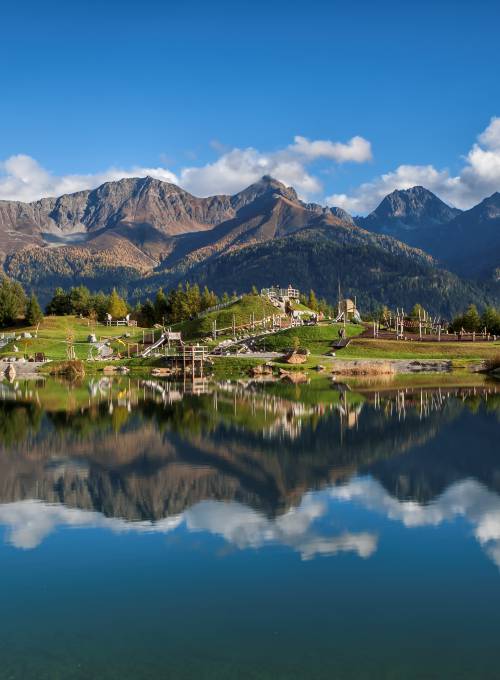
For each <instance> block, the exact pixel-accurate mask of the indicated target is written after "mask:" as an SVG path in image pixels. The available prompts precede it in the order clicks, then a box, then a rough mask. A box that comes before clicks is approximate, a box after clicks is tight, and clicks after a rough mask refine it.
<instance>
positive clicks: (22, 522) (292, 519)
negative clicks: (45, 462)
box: [0, 494, 377, 560]
mask: <svg viewBox="0 0 500 680" xmlns="http://www.w3.org/2000/svg"><path fill="white" fill-rule="evenodd" d="M325 512H326V506H325V505H324V504H323V503H321V502H319V501H318V500H316V499H315V498H314V496H313V495H312V494H308V495H306V496H305V497H304V499H303V500H302V503H301V504H300V506H298V507H297V508H292V509H291V510H289V511H288V512H286V513H285V514H284V515H281V516H279V517H277V518H275V519H269V518H268V517H266V516H265V515H263V514H262V513H260V512H258V511H256V510H253V509H251V508H248V507H246V506H244V505H242V504H241V503H236V502H229V503H221V502H216V501H202V502H201V503H198V504H197V505H194V506H193V507H192V508H190V509H189V510H186V511H185V512H184V513H182V514H180V515H176V516H173V517H167V518H165V519H163V520H160V521H158V522H127V521H126V520H123V519H119V518H112V517H104V516H103V515H101V514H99V513H98V512H92V511H88V510H79V509H77V508H68V507H66V506H64V505H52V504H48V503H43V502H40V501H35V500H26V501H17V502H14V503H6V504H4V505H1V506H0V524H2V525H5V526H6V527H7V530H8V531H7V540H8V542H9V543H10V544H11V545H13V546H15V547H16V548H20V549H23V550H31V549H33V548H36V547H37V546H38V545H40V544H41V543H42V541H43V540H44V539H45V538H46V537H47V536H49V535H50V534H51V533H52V532H53V531H55V530H56V529H57V527H59V526H69V527H73V528H102V529H108V530H111V531H113V532H116V533H122V532H136V533H158V534H166V533H169V532H171V531H174V530H175V529H177V528H178V527H179V526H180V525H181V524H185V526H186V527H187V529H188V530H189V531H204V532H208V533H211V534H215V535H218V536H221V537H223V538H224V540H225V541H226V542H227V543H229V544H231V545H233V546H234V547H236V548H238V549H247V548H261V547H263V546H266V545H273V544H278V545H282V546H286V547H288V548H290V549H292V550H294V551H295V552H297V553H299V554H300V555H301V557H302V559H304V560H307V559H312V558H313V557H315V556H317V555H335V554H337V553H339V552H354V553H356V554H357V555H358V556H359V557H362V558H368V557H370V556H371V555H372V554H373V553H374V552H375V550H376V548H377V536H376V535H374V534H371V533H368V532H361V533H351V532H348V531H345V532H343V533H341V534H339V535H335V536H331V535H328V534H322V533H321V532H319V531H318V530H317V529H316V528H315V527H314V526H313V525H314V522H315V520H317V519H319V518H321V517H322V516H323V515H324V513H325Z"/></svg>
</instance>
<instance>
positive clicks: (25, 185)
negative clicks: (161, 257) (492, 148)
mask: <svg viewBox="0 0 500 680" xmlns="http://www.w3.org/2000/svg"><path fill="white" fill-rule="evenodd" d="M215 148H216V150H217V151H218V152H219V154H220V155H219V157H218V158H217V160H215V161H214V162H213V163H208V164H206V165H201V166H194V165H193V166H188V167H184V168H182V169H181V170H180V172H179V176H177V175H176V174H174V173H173V172H172V171H170V170H169V169H167V168H163V167H157V168H147V167H140V166H136V167H132V168H129V169H123V168H114V167H112V168H109V169H108V170H105V171H104V172H101V173H97V174H88V175H64V176H58V175H54V174H53V173H51V172H49V171H48V170H46V169H45V168H43V167H42V166H41V165H40V164H39V163H38V162H37V161H36V160H35V159H33V158H31V157H30V156H27V155H21V154H20V155H17V156H11V157H10V158H8V159H6V160H5V161H3V162H0V199H6V200H19V201H33V200H36V199H38V198H42V197H44V196H60V195H61V194H66V193H71V192H75V191H80V190H82V189H93V188H95V187H97V186H99V185H100V184H102V183H103V182H109V181H113V180H118V179H121V178H123V177H145V176H146V175H150V176H152V177H155V178H157V179H161V180H164V181H166V182H173V183H175V184H179V185H180V186H182V187H183V188H184V189H186V190H188V191H190V192H192V193H193V194H196V195H198V196H209V195H213V194H222V193H224V194H226V193H228V194H231V193H235V192H237V191H240V190H241V189H244V188H245V187H247V186H248V185H249V184H252V183H253V182H255V181H257V180H258V179H260V178H261V177H262V175H266V174H267V175H272V176H273V177H274V178H276V179H278V180H280V181H281V182H283V183H285V184H287V185H291V186H294V187H295V188H296V189H297V191H298V192H299V193H300V194H301V195H302V196H304V197H307V196H309V195H310V194H315V193H318V192H319V191H321V189H322V185H321V183H320V182H319V180H318V179H317V178H316V177H314V176H313V175H311V174H310V172H309V171H308V169H307V165H308V164H310V163H312V162H314V161H317V160H319V159H326V160H329V161H333V162H335V163H346V162H354V163H363V162H365V161H367V160H370V158H371V146H370V142H368V141H367V140H366V139H363V137H359V136H358V137H353V138H352V139H350V140H349V141H348V142H347V143H345V144H344V143H342V142H331V141H329V140H312V141H311V140H308V139H306V138H305V137H300V136H297V137H295V138H294V143H293V144H291V145H289V146H288V147H286V148H284V149H280V150H278V151H272V152H264V151H259V150H257V149H254V148H252V147H248V148H246V149H239V148H235V149H230V150H228V149H225V148H224V147H223V146H222V145H220V144H219V143H217V144H216V146H215Z"/></svg>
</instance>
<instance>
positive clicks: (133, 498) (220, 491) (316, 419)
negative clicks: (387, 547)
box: [0, 378, 500, 567]
mask: <svg viewBox="0 0 500 680" xmlns="http://www.w3.org/2000/svg"><path fill="white" fill-rule="evenodd" d="M0 396H1V401H0V503H1V505H0V524H2V525H4V526H5V527H6V540H7V541H9V542H10V543H11V544H12V545H14V546H16V547H17V548H22V549H32V548H35V547H36V546H38V545H40V543H41V542H42V541H43V540H44V539H45V538H46V537H47V536H49V535H50V534H51V533H52V532H53V531H54V530H55V529H56V528H57V527H59V526H67V527H73V528H76V527H93V528H102V529H107V530H111V531H113V532H135V533H141V532H155V533H159V534H170V533H172V532H175V531H177V530H181V529H183V530H188V531H190V532H208V533H210V534H213V535H216V536H219V537H221V538H222V539H224V541H225V542H226V544H227V545H230V546H232V547H234V548H238V549H248V548H252V549H258V548H262V547H263V546H267V545H280V546H282V547H284V548H286V549H290V550H293V551H295V552H296V553H298V554H299V555H300V556H301V557H302V558H303V559H311V558H313V557H316V556H319V555H335V554H337V553H341V552H350V553H353V554H356V555H358V556H359V557H360V558H369V557H370V556H371V555H373V554H374V553H375V552H376V551H377V546H378V543H379V531H380V528H379V527H377V526H376V521H375V528H374V521H370V522H368V517H370V518H373V517H375V518H376V517H381V518H384V520H389V521H393V522H397V523H400V524H401V525H402V526H404V527H407V528H408V529H411V528H414V527H425V526H439V525H441V524H442V523H445V522H450V521H454V520H456V519H457V518H463V519H465V520H466V521H467V522H468V523H469V524H470V526H471V527H472V529H473V532H474V537H475V539H476V540H477V541H478V543H479V544H480V546H481V547H482V548H483V549H484V551H485V553H486V554H487V555H488V556H489V557H490V558H491V559H492V560H493V561H494V562H495V563H496V564H497V565H498V566H499V567H500V495H499V493H500V462H499V460H498V425H499V413H500V389H499V388H498V387H497V386H496V385H495V384H491V385H490V384H485V385H483V386H481V387H476V388H441V389H440V388H437V389H417V388H413V389H404V390H398V389H390V387H386V388H385V389H384V390H382V391H374V390H364V391H363V390H361V391H355V390H353V389H350V388H349V386H348V385H344V384H335V385H332V384H330V383H329V382H328V381H326V380H325V381H317V382H316V381H315V382H314V384H311V385H283V384H269V385H263V384H261V383H258V382H256V383H245V384H241V383H225V384H221V385H217V386H210V385H208V383H206V382H197V383H195V384H191V385H176V384H173V383H167V382H162V381H154V380H132V379H129V378H118V379H116V378H103V379H95V380H91V381H89V382H87V383H84V384H81V385H73V386H71V387H68V386H66V385H64V384H62V383H59V382H56V381H47V382H43V383H40V384H33V383H31V384H30V383H26V384H13V385H4V384H2V385H1V390H0ZM346 507H349V508H358V509H359V510H360V511H362V512H364V513H366V521H367V522H368V524H369V526H368V524H366V527H363V526H361V527H360V525H359V524H360V523H359V520H356V521H354V520H353V519H352V518H351V517H350V516H349V514H348V513H347V514H346V513H345V508H346Z"/></svg>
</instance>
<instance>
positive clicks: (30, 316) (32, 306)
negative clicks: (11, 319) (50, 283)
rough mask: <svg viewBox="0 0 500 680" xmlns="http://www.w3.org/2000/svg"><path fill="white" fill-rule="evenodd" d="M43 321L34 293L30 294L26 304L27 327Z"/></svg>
mask: <svg viewBox="0 0 500 680" xmlns="http://www.w3.org/2000/svg"><path fill="white" fill-rule="evenodd" d="M42 319H43V313H42V310H41V308H40V305H39V303H38V298H37V296H36V295H35V293H32V294H31V296H30V298H29V300H28V302H27V304H26V323H27V324H28V325H29V326H36V325H37V324H38V323H40V321H42Z"/></svg>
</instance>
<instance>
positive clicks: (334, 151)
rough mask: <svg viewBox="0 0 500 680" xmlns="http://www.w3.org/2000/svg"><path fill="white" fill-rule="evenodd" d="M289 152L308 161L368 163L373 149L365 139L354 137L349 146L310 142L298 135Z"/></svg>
mask: <svg viewBox="0 0 500 680" xmlns="http://www.w3.org/2000/svg"><path fill="white" fill-rule="evenodd" d="M294 142H295V143H294V144H292V145H291V146H289V147H288V148H289V150H290V151H292V152H293V153H297V154H299V155H301V156H304V157H305V158H308V159H315V158H329V159H330V160H333V161H336V162H337V163H347V162H349V161H351V162H353V163H366V162H367V161H370V160H371V159H372V147H371V144H370V142H369V141H368V140H366V139H364V138H363V137H359V136H356V137H353V138H352V139H350V140H349V141H348V142H347V144H342V143H341V142H330V141H329V140H327V139H319V140H316V141H310V140H309V139H307V138H306V137H300V136H299V135H297V136H296V137H294Z"/></svg>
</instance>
